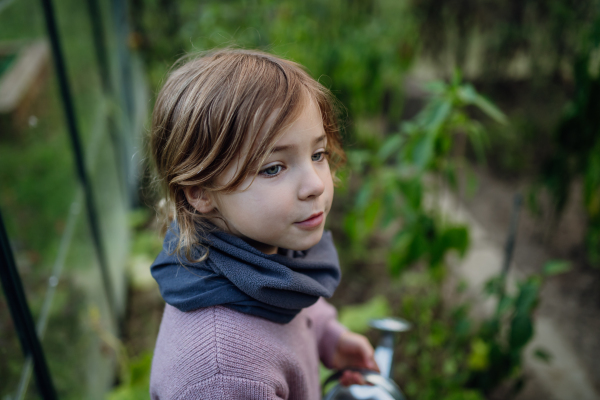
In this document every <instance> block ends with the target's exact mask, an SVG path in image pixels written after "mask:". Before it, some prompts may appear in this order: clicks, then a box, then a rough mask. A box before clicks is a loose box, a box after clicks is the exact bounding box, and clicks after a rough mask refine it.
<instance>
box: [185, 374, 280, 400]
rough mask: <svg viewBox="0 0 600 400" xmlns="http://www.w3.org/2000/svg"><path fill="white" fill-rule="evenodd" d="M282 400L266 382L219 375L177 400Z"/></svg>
mask: <svg viewBox="0 0 600 400" xmlns="http://www.w3.org/2000/svg"><path fill="white" fill-rule="evenodd" d="M204 399H211V400H282V399H283V398H282V397H279V396H278V395H277V393H276V390H275V388H273V387H271V386H269V385H267V384H266V383H264V382H258V381H254V380H251V379H244V378H240V377H233V376H226V375H221V374H217V375H215V376H213V377H212V378H210V379H207V380H205V381H203V382H201V383H198V384H196V385H193V386H191V387H189V388H188V389H187V390H186V391H185V392H184V393H183V394H182V395H181V396H179V397H178V399H177V400H204Z"/></svg>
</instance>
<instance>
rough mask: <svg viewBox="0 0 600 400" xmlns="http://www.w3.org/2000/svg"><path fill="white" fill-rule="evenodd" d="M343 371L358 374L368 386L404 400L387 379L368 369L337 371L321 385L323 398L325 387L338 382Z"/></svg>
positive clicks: (396, 388)
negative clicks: (378, 388) (376, 387)
mask: <svg viewBox="0 0 600 400" xmlns="http://www.w3.org/2000/svg"><path fill="white" fill-rule="evenodd" d="M344 371H355V372H359V373H360V374H361V375H362V377H363V379H364V380H365V382H367V383H368V384H370V385H375V386H379V387H381V388H384V389H386V390H387V391H388V392H389V393H394V394H396V393H397V396H398V397H396V398H399V399H404V396H403V395H402V392H400V390H399V389H398V387H397V386H395V385H394V384H392V383H391V382H390V381H389V380H388V379H386V378H384V377H383V376H381V375H379V374H378V373H377V372H374V371H371V370H368V369H363V368H345V369H341V370H338V371H336V372H334V373H333V374H331V375H330V376H329V377H328V378H327V379H326V380H325V382H324V383H323V393H322V396H323V397H324V396H325V388H326V387H327V385H329V384H330V383H331V382H334V381H337V380H339V379H340V378H341V377H342V375H343V374H344Z"/></svg>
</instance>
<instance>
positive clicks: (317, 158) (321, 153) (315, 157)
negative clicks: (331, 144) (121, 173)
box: [311, 151, 329, 161]
mask: <svg viewBox="0 0 600 400" xmlns="http://www.w3.org/2000/svg"><path fill="white" fill-rule="evenodd" d="M327 154H329V153H328V152H326V151H319V152H318V153H315V154H313V155H312V157H311V158H312V160H313V161H322V160H323V158H325V156H326V155H327Z"/></svg>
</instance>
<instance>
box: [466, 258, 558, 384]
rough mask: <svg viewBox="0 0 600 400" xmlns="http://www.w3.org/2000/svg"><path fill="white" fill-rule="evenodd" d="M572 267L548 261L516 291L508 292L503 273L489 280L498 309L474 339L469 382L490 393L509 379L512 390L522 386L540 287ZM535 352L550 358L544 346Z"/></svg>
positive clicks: (490, 291) (518, 283)
mask: <svg viewBox="0 0 600 400" xmlns="http://www.w3.org/2000/svg"><path fill="white" fill-rule="evenodd" d="M569 269H570V264H569V263H567V262H564V261H551V262H548V263H547V264H546V265H545V267H544V270H543V273H542V274H533V275H530V276H529V277H527V278H526V279H523V280H521V281H519V282H517V284H516V290H515V292H514V294H507V293H506V290H505V286H506V277H505V276H504V275H499V276H497V277H494V278H493V279H491V280H490V281H488V282H487V284H486V294H487V295H488V296H491V297H493V298H495V300H496V304H497V305H496V310H495V313H494V314H493V315H492V316H490V317H489V318H487V319H485V320H484V321H483V323H482V324H481V325H480V327H479V329H478V331H477V333H476V334H475V335H474V337H473V338H472V339H471V354H470V357H469V360H468V366H469V379H468V385H469V386H471V387H475V388H477V389H479V390H481V391H482V392H483V393H489V392H490V391H492V390H493V389H494V388H496V387H497V386H498V385H499V384H500V383H502V382H504V381H506V380H507V379H509V380H510V381H511V388H510V392H511V393H512V394H516V393H517V392H518V391H519V390H521V388H522V387H523V384H524V380H525V378H524V375H523V371H522V355H523V351H524V348H525V346H526V345H527V343H529V341H530V340H531V338H532V337H533V335H534V321H533V313H534V311H535V308H536V306H537V304H538V301H539V293H540V290H541V288H542V286H543V283H544V280H545V279H546V278H548V277H550V276H553V275H557V274H561V273H564V272H567V271H568V270H569ZM535 355H536V356H537V357H538V358H539V359H541V360H543V361H548V360H549V358H550V355H549V353H548V352H547V351H546V350H544V349H537V350H536V351H535Z"/></svg>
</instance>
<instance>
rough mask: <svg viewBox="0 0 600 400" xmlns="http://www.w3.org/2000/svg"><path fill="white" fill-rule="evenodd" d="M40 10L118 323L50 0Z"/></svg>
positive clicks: (108, 300)
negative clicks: (42, 13) (42, 14)
mask: <svg viewBox="0 0 600 400" xmlns="http://www.w3.org/2000/svg"><path fill="white" fill-rule="evenodd" d="M41 2H42V7H43V9H44V19H45V20H46V28H47V29H48V36H49V37H50V44H51V45H52V54H53V59H54V68H55V70H56V75H57V78H58V84H59V88H60V94H61V97H62V101H63V106H64V107H63V109H64V112H65V119H66V122H67V128H68V132H69V137H70V139H71V146H72V148H73V155H74V157H75V169H76V173H77V177H78V179H79V183H80V184H81V186H82V187H83V193H84V198H85V204H86V211H87V218H88V221H89V224H90V230H91V233H92V240H93V243H94V248H95V250H96V255H97V257H98V262H99V264H100V272H101V274H102V283H103V285H104V291H105V293H106V297H107V302H108V306H109V309H110V312H111V314H112V317H113V321H115V322H116V321H118V315H117V309H116V307H115V304H114V302H115V296H114V290H113V286H112V281H111V279H110V273H109V269H108V262H107V260H106V253H105V252H104V246H103V243H102V236H101V234H100V224H99V222H98V213H97V210H96V205H95V203H94V196H93V191H92V185H91V183H90V180H89V179H88V175H87V173H86V171H85V163H84V156H83V149H82V146H81V140H80V135H79V131H78V128H77V122H76V118H75V110H74V107H73V101H72V96H71V90H70V88H69V80H68V79H67V73H66V68H65V63H64V58H63V54H62V49H61V45H60V39H59V36H58V28H57V26H56V18H55V16H54V9H53V7H52V0H41Z"/></svg>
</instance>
